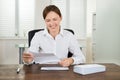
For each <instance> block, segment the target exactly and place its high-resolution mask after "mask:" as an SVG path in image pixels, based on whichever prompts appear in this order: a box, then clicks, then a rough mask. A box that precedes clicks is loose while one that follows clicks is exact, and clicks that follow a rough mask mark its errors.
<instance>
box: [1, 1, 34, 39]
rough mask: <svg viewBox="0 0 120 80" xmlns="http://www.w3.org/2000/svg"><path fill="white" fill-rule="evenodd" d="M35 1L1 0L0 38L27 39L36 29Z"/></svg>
mask: <svg viewBox="0 0 120 80" xmlns="http://www.w3.org/2000/svg"><path fill="white" fill-rule="evenodd" d="M34 8H35V3H34V0H0V37H15V36H19V37H25V36H26V34H27V32H28V31H29V30H31V29H33V28H34Z"/></svg>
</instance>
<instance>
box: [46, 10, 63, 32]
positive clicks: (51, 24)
mask: <svg viewBox="0 0 120 80" xmlns="http://www.w3.org/2000/svg"><path fill="white" fill-rule="evenodd" d="M61 20H62V18H61V17H60V16H59V15H58V14H57V13H55V12H53V11H51V12H49V13H48V14H47V16H46V18H45V23H46V26H47V29H48V30H49V32H54V31H59V29H60V22H61Z"/></svg>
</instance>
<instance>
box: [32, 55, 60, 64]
mask: <svg viewBox="0 0 120 80" xmlns="http://www.w3.org/2000/svg"><path fill="white" fill-rule="evenodd" d="M34 56H35V59H34V60H35V62H36V63H39V64H57V63H58V62H59V61H60V59H59V58H58V57H57V56H55V55H54V54H52V53H37V54H35V55H34Z"/></svg>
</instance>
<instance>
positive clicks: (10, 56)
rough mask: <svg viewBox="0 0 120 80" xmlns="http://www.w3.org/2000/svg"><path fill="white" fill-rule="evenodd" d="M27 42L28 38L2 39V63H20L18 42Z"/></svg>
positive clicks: (0, 54) (0, 55)
mask: <svg viewBox="0 0 120 80" xmlns="http://www.w3.org/2000/svg"><path fill="white" fill-rule="evenodd" d="M23 43H27V41H26V39H19V38H14V39H0V64H19V47H18V46H17V45H18V44H23Z"/></svg>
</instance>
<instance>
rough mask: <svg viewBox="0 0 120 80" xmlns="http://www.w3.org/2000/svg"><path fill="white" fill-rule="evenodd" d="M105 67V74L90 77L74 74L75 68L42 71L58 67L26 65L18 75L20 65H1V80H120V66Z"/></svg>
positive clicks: (89, 75) (107, 65)
mask: <svg viewBox="0 0 120 80" xmlns="http://www.w3.org/2000/svg"><path fill="white" fill-rule="evenodd" d="M103 65H105V66H106V67H107V70H106V71H105V72H100V73H95V74H88V75H80V74H77V73H74V72H73V66H70V70H69V71H41V70H40V67H42V66H58V65H40V64H34V65H31V66H25V65H24V66H23V67H22V68H21V71H20V73H19V74H17V73H16V68H17V66H18V65H0V80H120V66H118V65H115V64H110V63H109V64H103ZM20 66H22V64H21V65H20Z"/></svg>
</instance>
